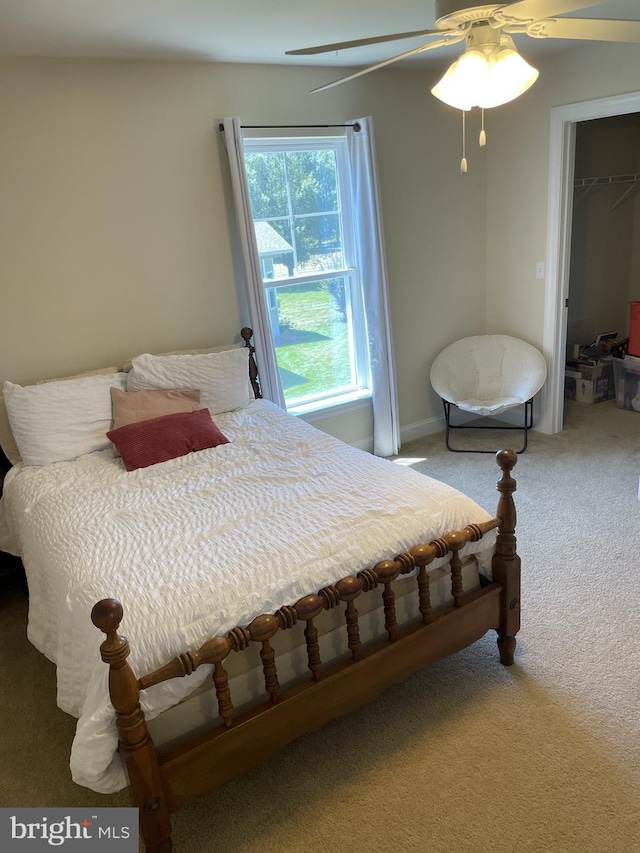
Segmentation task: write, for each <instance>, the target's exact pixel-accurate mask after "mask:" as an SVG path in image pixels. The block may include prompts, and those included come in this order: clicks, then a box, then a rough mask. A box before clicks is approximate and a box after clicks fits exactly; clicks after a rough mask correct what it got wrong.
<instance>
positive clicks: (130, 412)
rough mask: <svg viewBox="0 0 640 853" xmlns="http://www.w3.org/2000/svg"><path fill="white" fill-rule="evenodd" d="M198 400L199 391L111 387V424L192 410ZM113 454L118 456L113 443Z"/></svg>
mask: <svg viewBox="0 0 640 853" xmlns="http://www.w3.org/2000/svg"><path fill="white" fill-rule="evenodd" d="M199 402H200V392H199V391H162V390H159V389H157V388H154V389H153V390H151V391H121V390H120V388H112V389H111V410H112V414H113V426H112V427H111V429H118V428H119V427H121V426H125V425H126V424H134V423H137V422H138V421H148V420H150V419H151V418H159V417H161V416H162V415H174V414H176V413H177V412H193V410H194V409H197V408H198V403H199ZM113 453H114V456H119V455H120V454H119V453H118V448H117V447H116V446H115V444H114V445H113Z"/></svg>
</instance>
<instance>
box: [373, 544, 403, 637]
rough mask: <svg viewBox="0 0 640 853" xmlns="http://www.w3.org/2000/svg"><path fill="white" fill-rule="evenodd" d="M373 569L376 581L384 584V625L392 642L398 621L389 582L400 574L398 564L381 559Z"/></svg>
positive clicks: (393, 594)
mask: <svg viewBox="0 0 640 853" xmlns="http://www.w3.org/2000/svg"><path fill="white" fill-rule="evenodd" d="M373 570H374V572H375V573H376V576H377V578H378V582H379V583H381V584H384V592H383V593H382V603H383V605H384V627H385V630H386V632H387V635H388V637H389V639H390V640H391V641H392V642H393V641H394V640H395V639H396V637H397V633H398V621H397V617H396V594H395V592H394V591H393V589H392V588H391V584H392V582H393V581H394V580H395V579H396V578H397V577H398V575H399V574H400V565H399V564H398V563H397V562H396V561H395V560H382V562H380V563H377V564H376V565H375V566H374V568H373Z"/></svg>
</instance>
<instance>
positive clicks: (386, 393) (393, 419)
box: [347, 117, 400, 456]
mask: <svg viewBox="0 0 640 853" xmlns="http://www.w3.org/2000/svg"><path fill="white" fill-rule="evenodd" d="M349 124H353V125H355V126H354V127H347V144H348V146H349V160H350V162H351V179H352V193H353V204H354V211H355V217H356V223H357V229H358V235H359V238H358V246H359V252H360V257H359V267H360V275H361V278H362V287H363V293H364V306H365V315H366V322H367V336H368V340H369V358H370V361H371V383H372V393H373V452H374V453H375V454H376V455H377V456H393V454H395V453H397V452H398V450H399V449H400V426H399V423H398V400H397V392H396V381H395V369H394V359H393V341H392V338H391V321H390V316H389V297H388V292H387V291H388V286H387V264H386V258H385V250H384V231H383V227H382V210H381V205H380V188H379V185H378V169H377V164H376V152H375V143H374V133H373V119H372V118H371V117H367V118H358V119H354V120H353V121H352V122H349ZM356 127H357V128H359V130H357V129H356Z"/></svg>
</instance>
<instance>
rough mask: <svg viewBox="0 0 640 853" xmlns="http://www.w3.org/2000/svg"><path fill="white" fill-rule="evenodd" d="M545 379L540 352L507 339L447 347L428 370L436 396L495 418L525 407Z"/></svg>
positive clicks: (468, 341)
mask: <svg viewBox="0 0 640 853" xmlns="http://www.w3.org/2000/svg"><path fill="white" fill-rule="evenodd" d="M546 378H547V364H546V361H545V359H544V356H543V355H542V353H541V352H540V351H539V350H537V349H536V348H535V347H534V346H531V344H528V343H527V342H526V341H521V340H520V339H519V338H512V337H510V336H509V335H476V336H473V337H469V338H462V339H461V340H459V341H455V343H453V344H450V345H449V346H448V347H445V349H443V350H442V352H440V353H439V354H438V355H437V356H436V358H435V360H434V362H433V365H432V366H431V385H432V386H433V388H434V390H435V391H436V393H437V394H439V395H440V397H442V398H443V399H444V400H447V401H448V402H449V403H454V404H455V405H456V406H458V408H460V409H464V410H465V411H467V412H472V413H473V414H477V415H499V414H501V413H502V412H504V411H506V410H507V409H511V408H513V407H514V406H519V405H520V404H522V403H526V401H527V400H530V399H531V398H532V397H533V396H534V394H536V393H537V392H538V391H539V390H540V388H542V386H543V385H544V382H545V379H546Z"/></svg>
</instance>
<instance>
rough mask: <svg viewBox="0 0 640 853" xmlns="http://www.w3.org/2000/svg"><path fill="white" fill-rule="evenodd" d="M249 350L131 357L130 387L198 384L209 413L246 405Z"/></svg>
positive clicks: (140, 388) (173, 386) (178, 388)
mask: <svg viewBox="0 0 640 853" xmlns="http://www.w3.org/2000/svg"><path fill="white" fill-rule="evenodd" d="M248 376H249V350H248V348H247V347H242V348H241V349H232V350H226V351H225V352H215V353H207V354H203V355H149V354H148V353H144V354H143V355H138V356H136V357H135V358H134V359H133V366H132V368H131V370H130V372H129V374H128V379H127V387H128V389H129V390H130V391H139V390H143V389H147V388H164V389H174V390H180V389H182V388H197V389H199V390H200V402H201V404H202V406H204V407H206V408H207V409H209V411H210V412H211V414H212V415H218V414H220V412H232V411H234V410H235V409H242V408H244V407H245V406H248V405H249V402H250V400H251V398H250V395H249V383H248V381H247V377H248Z"/></svg>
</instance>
